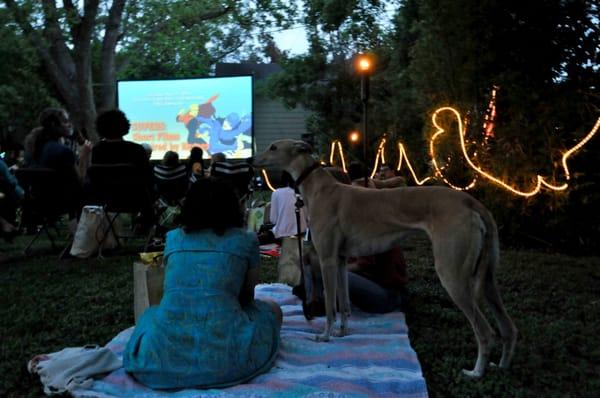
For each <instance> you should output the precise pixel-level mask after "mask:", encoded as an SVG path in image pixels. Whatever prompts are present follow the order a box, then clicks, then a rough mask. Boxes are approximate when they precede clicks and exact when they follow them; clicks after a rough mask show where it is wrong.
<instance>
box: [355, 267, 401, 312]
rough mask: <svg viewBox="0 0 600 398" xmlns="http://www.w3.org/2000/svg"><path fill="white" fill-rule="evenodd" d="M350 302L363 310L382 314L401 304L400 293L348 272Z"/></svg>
mask: <svg viewBox="0 0 600 398" xmlns="http://www.w3.org/2000/svg"><path fill="white" fill-rule="evenodd" d="M348 289H349V291H350V302H351V303H352V304H354V305H356V306H357V307H358V308H360V309H361V310H363V311H365V312H371V313H376V314H383V313H386V312H390V311H393V310H395V309H396V308H398V307H399V306H400V305H401V298H400V295H399V294H398V293H396V292H394V291H392V290H388V289H384V288H383V287H381V286H379V285H378V284H376V283H375V282H373V281H371V280H369V279H367V278H365V277H364V276H361V275H359V274H356V273H354V272H348Z"/></svg>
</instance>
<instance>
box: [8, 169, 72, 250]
mask: <svg viewBox="0 0 600 398" xmlns="http://www.w3.org/2000/svg"><path fill="white" fill-rule="evenodd" d="M16 177H17V180H18V181H19V185H21V187H22V188H23V190H24V191H25V197H24V199H23V214H22V217H24V218H27V219H29V220H32V221H33V222H35V223H36V224H37V225H38V227H37V231H36V233H35V235H34V236H33V238H32V239H31V241H30V242H29V243H28V244H27V247H26V248H25V249H24V251H23V252H24V253H25V254H28V252H29V249H30V248H31V246H32V245H33V243H34V242H35V241H36V240H37V239H38V238H39V237H40V235H41V233H42V232H45V233H46V235H47V236H48V239H49V240H50V243H51V245H52V249H56V245H55V243H54V237H53V236H52V235H51V234H50V230H49V228H50V227H54V229H55V231H56V233H57V235H58V229H56V225H55V224H56V222H57V221H58V220H59V219H60V217H61V216H62V215H64V214H68V213H69V211H70V210H72V199H73V197H72V196H71V194H72V192H70V191H69V190H68V189H65V188H66V187H65V181H64V180H62V179H61V178H60V175H59V174H58V172H57V171H55V170H53V169H47V168H24V169H18V170H17V171H16Z"/></svg>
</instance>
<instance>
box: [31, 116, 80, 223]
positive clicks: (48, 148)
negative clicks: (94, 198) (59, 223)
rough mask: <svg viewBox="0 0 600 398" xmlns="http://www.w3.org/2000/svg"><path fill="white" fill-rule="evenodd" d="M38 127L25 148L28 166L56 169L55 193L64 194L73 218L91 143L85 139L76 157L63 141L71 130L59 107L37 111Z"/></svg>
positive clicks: (78, 201)
mask: <svg viewBox="0 0 600 398" xmlns="http://www.w3.org/2000/svg"><path fill="white" fill-rule="evenodd" d="M39 122H40V127H38V128H35V129H34V131H32V133H31V134H30V137H31V138H30V141H31V142H29V143H28V144H27V149H28V150H31V151H32V153H30V154H29V156H28V157H29V158H30V159H31V160H30V166H32V167H44V168H50V169H54V170H56V172H57V174H58V176H59V181H60V185H61V186H58V187H57V190H56V191H57V193H59V194H60V195H62V196H63V200H64V201H65V202H66V204H67V207H69V208H70V209H71V211H70V213H71V214H70V215H71V217H72V218H75V217H77V216H78V214H79V211H81V206H82V199H83V198H82V196H83V191H82V182H83V178H84V177H85V172H86V170H87V165H88V163H89V156H90V151H91V143H90V142H89V141H86V142H85V143H84V145H83V146H82V147H81V149H80V151H79V159H76V157H75V153H74V152H73V150H72V149H70V148H69V147H67V146H66V145H64V139H65V138H66V137H69V136H71V135H72V133H73V126H72V124H71V121H70V120H69V114H68V113H67V112H66V111H65V110H63V109H58V108H46V109H44V110H43V111H42V112H41V113H40V115H39Z"/></svg>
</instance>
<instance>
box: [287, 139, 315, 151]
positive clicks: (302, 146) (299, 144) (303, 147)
mask: <svg viewBox="0 0 600 398" xmlns="http://www.w3.org/2000/svg"><path fill="white" fill-rule="evenodd" d="M292 150H293V151H294V153H312V151H313V150H312V147H311V146H310V145H308V144H307V143H306V142H304V141H296V142H294V144H293V145H292Z"/></svg>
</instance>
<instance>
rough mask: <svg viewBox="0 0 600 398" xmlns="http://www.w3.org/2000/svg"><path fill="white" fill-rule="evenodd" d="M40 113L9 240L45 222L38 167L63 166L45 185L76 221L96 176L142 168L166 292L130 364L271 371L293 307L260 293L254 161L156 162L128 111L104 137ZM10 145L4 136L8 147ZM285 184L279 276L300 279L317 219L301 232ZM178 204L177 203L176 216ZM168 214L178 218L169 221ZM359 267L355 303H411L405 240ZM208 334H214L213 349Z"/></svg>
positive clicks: (352, 178) (18, 162)
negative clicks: (249, 199)
mask: <svg viewBox="0 0 600 398" xmlns="http://www.w3.org/2000/svg"><path fill="white" fill-rule="evenodd" d="M38 121H39V126H38V127H36V128H34V129H33V130H32V131H31V133H30V134H28V135H27V136H26V138H25V140H24V143H23V148H24V151H23V152H24V153H23V154H22V156H17V158H16V159H15V156H12V157H10V158H8V157H7V159H4V158H2V157H0V237H1V238H3V239H4V240H6V241H8V242H10V241H11V240H12V239H13V238H14V236H15V235H16V234H17V233H18V232H19V230H20V229H21V230H23V231H26V232H29V231H33V230H35V229H36V227H37V226H38V225H39V224H40V223H41V222H42V221H41V219H39V214H32V213H35V212H34V211H33V210H32V209H33V207H31V208H30V207H28V203H29V202H28V199H31V198H29V196H31V195H33V196H35V195H36V192H35V188H36V187H35V186H33V185H34V184H33V183H32V182H31V179H30V177H26V176H27V171H28V170H37V171H40V170H45V171H47V172H49V174H47V175H53V179H52V181H51V183H50V184H46V185H47V186H49V187H50V189H51V190H52V192H51V195H52V196H55V197H59V198H60V201H61V202H62V204H63V205H64V212H63V213H62V214H56V215H57V216H59V215H64V214H67V215H68V217H69V219H70V220H71V223H74V224H75V225H76V223H77V220H78V218H79V216H80V213H81V211H82V208H83V206H84V205H86V204H90V203H97V201H98V198H99V197H101V196H102V194H103V192H100V191H101V189H99V188H98V185H97V180H96V179H97V178H98V177H97V176H98V175H99V174H100V173H101V172H102V170H107V168H108V169H110V168H111V167H113V168H114V167H126V168H129V169H132V170H136V173H137V174H135V175H136V176H137V177H136V181H135V183H136V184H137V185H136V187H139V189H141V190H145V191H146V192H147V193H148V197H150V198H151V202H150V203H151V205H150V206H149V207H141V208H140V211H139V214H137V215H135V216H134V218H133V221H134V223H138V224H139V226H140V228H142V229H146V228H149V227H153V226H156V225H157V224H159V225H160V224H162V225H160V226H162V230H160V232H161V233H162V236H163V237H164V238H165V242H166V243H165V244H164V263H165V264H166V265H168V267H167V268H166V270H167V271H166V275H165V283H164V286H165V295H164V296H163V299H162V301H161V303H160V304H159V305H158V306H155V307H151V308H149V309H148V310H147V311H146V312H145V313H144V314H143V316H142V318H140V321H139V322H138V324H137V326H136V328H135V331H134V333H133V337H132V339H131V340H130V342H129V344H128V345H127V348H126V350H125V354H124V366H125V369H126V370H127V371H128V372H130V373H131V374H132V375H133V376H134V377H135V378H136V379H137V380H138V381H140V382H142V383H144V384H146V385H148V386H150V387H154V388H167V389H171V388H182V387H192V386H196V387H198V386H200V387H203V388H209V387H210V388H212V387H223V386H228V385H233V384H236V383H240V382H244V381H246V380H249V379H250V378H252V377H254V376H256V375H257V374H260V373H262V372H265V371H267V370H268V369H269V368H270V367H271V366H272V364H273V361H274V359H275V356H276V353H277V348H278V344H279V330H280V327H281V323H282V315H281V310H280V309H279V307H278V306H277V304H275V303H271V302H265V301H259V300H254V286H255V285H256V284H257V283H258V275H259V273H258V272H259V271H258V266H259V263H260V261H259V246H258V245H259V243H258V242H259V241H258V239H257V235H256V234H255V233H250V232H246V231H245V230H244V228H243V224H244V221H243V220H244V209H243V206H242V204H241V203H242V201H241V199H240V198H243V197H244V196H245V195H247V194H248V192H249V190H250V188H249V183H250V182H251V180H252V177H253V175H254V174H253V170H252V168H251V167H250V166H249V165H248V164H247V163H243V162H228V160H227V159H226V157H225V155H224V154H222V153H215V154H212V156H211V162H210V165H209V167H207V168H205V165H204V159H203V151H202V149H201V148H199V147H193V148H192V149H191V151H190V153H189V157H188V159H187V161H186V162H182V161H181V160H180V159H179V155H178V154H177V153H176V152H173V151H167V152H166V153H165V154H164V156H163V158H162V160H161V161H160V162H158V163H154V164H153V162H151V161H150V158H151V154H152V147H151V146H150V145H148V144H144V145H140V144H137V143H134V142H131V141H128V140H126V139H125V138H124V137H126V136H127V134H128V133H129V129H130V122H129V120H128V119H127V117H126V115H125V114H124V113H123V112H122V111H120V110H117V109H114V110H108V111H105V112H103V113H101V114H99V115H98V117H97V119H96V131H97V133H98V136H99V137H100V140H99V141H98V142H97V143H95V144H94V145H92V144H91V142H90V141H88V140H87V139H85V134H83V133H82V132H80V131H78V132H75V131H74V129H73V125H72V124H71V122H70V118H69V114H68V113H67V112H66V111H64V110H62V109H58V108H48V109H45V110H44V111H42V112H41V113H40V115H39V120H38ZM5 149H6V148H3V147H2V143H0V153H3V151H4V150H5ZM4 153H6V151H5V152H4ZM329 171H330V172H331V173H332V174H333V175H334V176H335V177H336V178H337V179H338V180H339V181H340V182H342V183H348V184H350V183H353V184H357V185H363V184H364V183H365V181H366V182H367V185H368V186H369V187H371V188H388V187H393V186H400V185H403V184H404V180H403V179H402V178H401V177H397V176H395V175H394V173H393V171H392V170H390V169H389V168H387V167H382V168H381V170H380V172H379V173H378V175H377V178H375V179H371V178H367V179H365V178H364V169H363V168H361V167H360V165H357V164H351V167H350V172H349V173H348V174H346V173H344V172H342V171H341V170H339V169H335V168H329ZM20 176H23V177H22V178H20ZM282 181H283V184H282V185H283V186H281V187H280V188H278V189H277V190H276V191H275V192H274V193H273V194H272V198H271V200H272V202H271V208H270V212H269V213H268V216H270V222H271V223H272V224H271V227H273V228H272V231H271V233H270V236H271V241H273V242H277V243H279V244H282V246H284V248H283V251H282V253H281V254H282V257H281V261H280V262H279V265H278V266H279V268H280V269H279V279H280V280H279V281H280V282H282V283H287V284H289V285H291V286H294V287H296V286H298V285H301V284H302V283H303V281H302V280H301V269H300V267H299V260H300V258H299V256H298V255H297V252H295V250H296V248H297V244H296V243H294V242H297V240H298V239H301V238H302V234H304V232H305V231H307V230H310V223H309V220H308V219H307V217H306V215H305V214H304V210H301V213H300V221H301V226H300V234H299V233H298V229H297V226H296V217H295V203H296V195H295V193H294V190H293V188H292V187H293V186H294V181H293V179H292V178H291V176H289V175H284V177H283V179H282ZM46 183H48V181H46ZM132 183H133V181H132ZM136 189H138V188H136ZM104 193H105V192H104ZM19 209H20V213H19V212H18V211H19ZM172 209H178V210H177V211H176V212H174V213H169V212H170V211H171V210H172ZM18 213H19V216H17V214H18ZM165 214H177V216H178V217H177V219H176V220H174V219H173V218H170V219H169V220H168V222H167V221H165V219H166V217H165V216H164V215H165ZM19 226H20V227H21V228H19ZM307 235H309V234H307ZM261 243H264V242H263V240H262V239H261ZM349 270H350V271H351V275H350V277H349V283H350V295H351V301H352V302H353V303H354V304H355V305H357V306H359V307H360V308H361V309H363V310H364V311H369V312H389V311H393V310H396V309H398V308H399V307H401V306H403V305H405V303H406V288H405V285H406V283H407V279H408V278H407V273H406V264H405V262H404V258H403V256H402V251H401V249H400V248H395V249H393V250H391V251H389V252H386V253H381V254H380V255H377V256H370V257H362V258H356V259H350V264H349ZM313 288H314V287H313ZM200 341H202V342H205V343H206V344H205V345H203V346H202V350H199V347H198V344H199V343H198V342H200Z"/></svg>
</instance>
